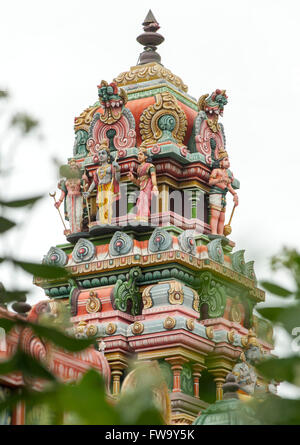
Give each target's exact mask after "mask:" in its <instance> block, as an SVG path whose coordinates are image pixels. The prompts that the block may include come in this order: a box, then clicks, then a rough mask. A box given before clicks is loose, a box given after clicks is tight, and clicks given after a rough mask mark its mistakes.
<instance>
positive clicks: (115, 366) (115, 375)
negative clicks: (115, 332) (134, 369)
mask: <svg viewBox="0 0 300 445" xmlns="http://www.w3.org/2000/svg"><path fill="white" fill-rule="evenodd" d="M105 356H106V358H107V360H108V363H109V367H110V370H111V378H112V395H113V396H114V397H118V396H119V394H120V389H121V377H122V375H123V372H124V369H126V368H127V358H126V356H125V355H124V354H121V353H119V352H115V353H114V352H109V353H108V354H105Z"/></svg>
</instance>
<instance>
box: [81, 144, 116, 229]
mask: <svg viewBox="0 0 300 445" xmlns="http://www.w3.org/2000/svg"><path fill="white" fill-rule="evenodd" d="M96 161H97V162H98V163H99V167H98V168H97V169H96V171H95V172H94V174H93V182H92V184H91V185H90V187H89V189H88V191H87V192H85V193H84V197H85V198H88V197H89V196H90V194H91V192H92V191H93V190H94V188H95V187H97V198H96V204H97V207H98V211H97V222H98V223H99V224H100V225H106V224H111V221H112V204H113V202H114V201H115V200H118V199H119V198H120V193H119V181H120V166H119V164H118V163H117V162H116V161H114V162H113V163H111V156H110V151H109V147H108V142H107V141H106V140H102V141H101V143H100V148H99V151H98V153H97V155H96Z"/></svg>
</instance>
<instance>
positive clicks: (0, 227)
mask: <svg viewBox="0 0 300 445" xmlns="http://www.w3.org/2000/svg"><path fill="white" fill-rule="evenodd" d="M15 225H16V223H15V222H13V221H10V220H9V219H7V218H4V217H3V216H0V233H4V232H7V230H10V229H11V228H12V227H14V226H15Z"/></svg>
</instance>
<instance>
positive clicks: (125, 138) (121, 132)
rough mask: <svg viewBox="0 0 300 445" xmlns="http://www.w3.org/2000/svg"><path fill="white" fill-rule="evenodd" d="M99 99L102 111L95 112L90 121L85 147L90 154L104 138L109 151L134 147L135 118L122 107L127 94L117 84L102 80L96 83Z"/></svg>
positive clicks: (94, 151)
mask: <svg viewBox="0 0 300 445" xmlns="http://www.w3.org/2000/svg"><path fill="white" fill-rule="evenodd" d="M98 95H99V101H100V104H101V106H102V109H103V112H102V113H101V112H99V113H96V114H95V115H94V117H93V120H92V122H91V126H90V130H89V139H88V141H87V148H88V150H89V152H90V153H91V154H95V153H97V152H98V151H99V149H100V145H99V143H100V141H102V140H103V139H106V140H107V141H108V143H109V149H110V151H115V150H121V149H124V148H128V147H134V146H135V142H136V133H135V120H134V118H133V116H132V114H131V112H130V110H128V109H126V108H124V105H125V104H126V102H127V94H126V92H125V91H124V90H123V89H122V88H120V89H119V88H118V86H117V84H116V83H114V82H112V83H110V84H108V83H107V82H106V81H104V80H102V82H101V84H100V85H98Z"/></svg>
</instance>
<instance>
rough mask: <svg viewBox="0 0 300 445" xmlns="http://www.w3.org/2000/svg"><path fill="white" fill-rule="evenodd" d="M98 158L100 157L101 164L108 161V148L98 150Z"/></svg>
mask: <svg viewBox="0 0 300 445" xmlns="http://www.w3.org/2000/svg"><path fill="white" fill-rule="evenodd" d="M98 158H99V161H100V163H101V164H102V163H105V162H107V160H108V153H107V151H106V150H100V151H99V152H98Z"/></svg>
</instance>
